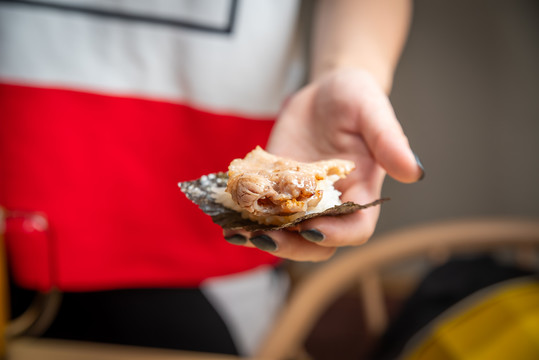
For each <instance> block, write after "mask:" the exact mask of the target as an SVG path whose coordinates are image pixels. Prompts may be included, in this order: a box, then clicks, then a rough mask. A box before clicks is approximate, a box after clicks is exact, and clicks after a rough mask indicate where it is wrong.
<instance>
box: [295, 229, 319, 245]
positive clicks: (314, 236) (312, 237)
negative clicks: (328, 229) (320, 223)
mask: <svg viewBox="0 0 539 360" xmlns="http://www.w3.org/2000/svg"><path fill="white" fill-rule="evenodd" d="M299 234H300V235H301V236H303V237H304V238H305V239H306V240H309V241H312V242H320V241H322V240H324V239H325V238H326V236H325V235H324V234H322V233H321V232H320V231H318V230H316V229H309V230H303V231H300V232H299Z"/></svg>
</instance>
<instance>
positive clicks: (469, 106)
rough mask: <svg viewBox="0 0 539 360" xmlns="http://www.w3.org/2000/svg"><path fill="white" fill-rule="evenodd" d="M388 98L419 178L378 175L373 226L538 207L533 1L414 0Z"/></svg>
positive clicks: (537, 27)
mask: <svg viewBox="0 0 539 360" xmlns="http://www.w3.org/2000/svg"><path fill="white" fill-rule="evenodd" d="M391 99H392V102H393V105H394V108H395V111H396V113H397V117H398V118H399V120H400V121H401V123H402V125H403V127H404V129H405V131H406V133H407V135H408V137H409V140H410V144H411V146H412V148H413V149H414V151H415V152H416V154H417V155H418V156H419V158H420V159H421V161H422V163H423V165H424V167H425V171H426V177H425V179H424V180H423V181H421V182H419V183H417V184H413V185H403V184H399V183H397V182H395V181H393V180H391V179H389V180H387V181H386V183H385V187H384V190H383V193H384V195H385V196H389V197H391V199H392V200H391V201H390V202H388V203H386V204H384V205H383V207H382V209H383V210H382V214H381V217H380V222H379V226H378V233H380V232H383V231H388V230H393V229H396V228H400V227H403V226H408V225H414V224H417V223H423V222H427V221H434V220H443V219H453V218H460V217H469V216H487V215H520V216H535V217H537V216H539V2H538V1H536V0H514V1H503V0H494V1H492V0H474V1H466V0H454V1H442V0H428V1H427V0H418V1H415V9H414V19H413V25H412V28H411V32H410V37H409V41H408V43H407V45H406V48H405V51H404V53H403V56H402V59H401V62H400V65H399V67H398V69H397V73H396V78H395V82H394V89H393V92H392V95H391Z"/></svg>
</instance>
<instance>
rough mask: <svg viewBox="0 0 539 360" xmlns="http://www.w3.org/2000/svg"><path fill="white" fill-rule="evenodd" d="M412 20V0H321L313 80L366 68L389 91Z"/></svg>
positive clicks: (314, 35) (314, 38) (314, 44)
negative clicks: (324, 75) (340, 69)
mask: <svg viewBox="0 0 539 360" xmlns="http://www.w3.org/2000/svg"><path fill="white" fill-rule="evenodd" d="M410 19H411V2H410V0H335V1H334V0H319V1H318V2H317V6H316V8H315V14H314V26H313V31H312V34H313V43H312V49H313V51H312V54H311V55H312V66H311V79H317V78H319V77H320V76H322V75H323V74H324V73H327V72H329V71H332V70H335V69H339V68H356V69H364V70H366V71H368V72H369V73H371V74H372V75H373V76H374V78H375V79H376V81H377V82H378V84H379V85H380V86H381V87H382V88H383V89H384V90H385V91H386V93H389V91H390V89H391V85H392V82H393V73H394V70H395V67H396V65H397V61H398V59H399V56H400V54H401V51H402V48H403V46H404V43H405V41H406V35H407V33H408V27H409V24H410Z"/></svg>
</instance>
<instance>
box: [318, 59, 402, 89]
mask: <svg viewBox="0 0 539 360" xmlns="http://www.w3.org/2000/svg"><path fill="white" fill-rule="evenodd" d="M380 64H381V62H376V61H372V62H370V63H368V62H362V63H359V62H356V61H353V60H351V59H347V58H339V59H327V60H326V61H324V62H321V63H319V64H318V66H316V67H313V69H312V71H311V75H310V78H311V81H315V80H317V79H319V78H322V77H325V76H327V75H329V74H331V73H339V72H347V71H355V72H359V73H364V74H365V75H366V76H368V77H371V78H372V79H373V80H374V82H375V83H376V84H378V85H379V86H380V88H381V89H382V90H384V92H385V93H386V94H387V95H389V93H390V92H391V88H392V86H393V70H392V69H391V70H389V69H388V67H387V66H381V65H380Z"/></svg>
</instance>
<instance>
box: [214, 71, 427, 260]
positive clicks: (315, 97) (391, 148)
mask: <svg viewBox="0 0 539 360" xmlns="http://www.w3.org/2000/svg"><path fill="white" fill-rule="evenodd" d="M267 150H268V151H269V152H270V153H273V154H276V155H280V156H286V157H290V158H293V159H295V160H298V161H316V160H322V159H331V158H340V159H348V160H352V161H353V162H354V163H355V164H356V169H355V170H354V171H353V172H352V173H350V175H348V177H347V178H346V179H343V180H340V181H339V182H337V184H336V187H337V188H338V189H339V190H340V191H341V192H342V196H341V199H342V200H343V201H353V202H355V203H358V204H365V203H368V202H371V201H374V200H376V199H378V198H380V194H381V190H382V183H383V180H384V177H385V174H386V173H388V174H389V175H390V176H392V177H393V178H395V179H396V180H399V181H402V182H407V183H408V182H414V181H417V180H418V179H420V178H421V177H422V176H423V169H422V168H421V166H420V165H419V164H418V162H417V160H416V158H415V156H414V154H413V152H412V150H411V149H410V147H409V145H408V140H407V138H406V136H405V135H404V133H403V131H402V128H401V126H400V124H399V122H398V121H397V119H396V117H395V114H394V112H393V108H392V106H391V104H390V102H389V99H388V98H387V96H386V94H385V93H384V91H383V90H382V89H381V87H380V86H379V85H378V84H377V83H376V81H375V80H374V78H373V77H371V76H370V74H369V73H367V72H365V71H362V70H357V69H346V70H337V71H333V72H331V73H329V74H326V75H325V76H324V77H321V78H319V79H318V80H316V81H315V82H313V83H311V84H309V85H308V86H306V87H305V88H303V89H302V90H301V91H299V92H298V93H297V94H295V95H294V96H293V97H292V98H291V99H290V101H289V102H288V103H287V104H286V106H285V108H284V109H283V111H282V113H281V115H280V116H279V119H278V121H277V123H276V125H275V127H274V129H273V131H272V134H271V136H270V140H269V143H268V147H267ZM379 212H380V208H379V207H372V208H369V209H365V210H360V211H357V212H355V213H353V214H349V215H344V216H337V217H319V218H315V219H311V220H308V221H305V222H302V223H301V224H299V225H298V226H297V227H295V228H294V229H289V230H280V231H268V232H265V233H252V234H251V233H247V232H238V231H230V230H227V231H225V232H224V235H225V238H227V239H229V241H231V242H233V243H236V244H240V243H244V244H243V245H244V246H251V247H252V246H256V247H258V248H259V249H261V250H265V251H270V252H271V253H272V254H274V255H276V256H279V257H283V258H288V259H293V260H299V261H320V260H325V259H328V258H329V257H331V256H332V255H333V253H334V252H335V250H336V248H337V247H341V246H349V245H360V244H363V243H365V242H366V241H367V240H368V239H369V238H370V236H371V235H372V233H373V232H374V229H375V226H376V223H377V220H378V216H379ZM246 239H249V241H244V240H246Z"/></svg>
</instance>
